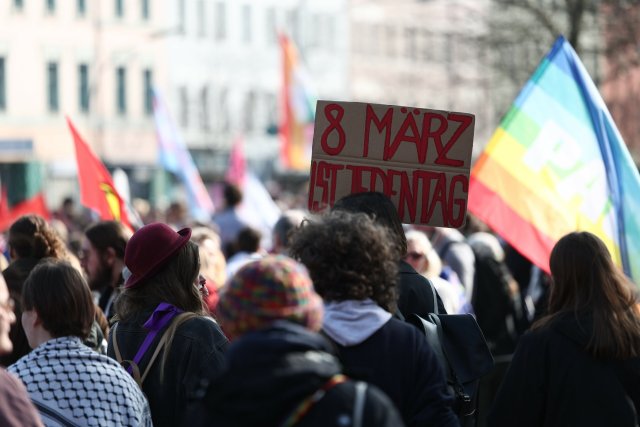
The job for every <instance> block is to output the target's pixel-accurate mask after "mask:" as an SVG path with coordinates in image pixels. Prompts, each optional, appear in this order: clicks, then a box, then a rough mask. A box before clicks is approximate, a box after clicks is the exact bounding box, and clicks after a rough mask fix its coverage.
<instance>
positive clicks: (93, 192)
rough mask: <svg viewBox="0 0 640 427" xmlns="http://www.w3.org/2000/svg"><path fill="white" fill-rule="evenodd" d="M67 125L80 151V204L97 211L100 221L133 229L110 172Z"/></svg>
mask: <svg viewBox="0 0 640 427" xmlns="http://www.w3.org/2000/svg"><path fill="white" fill-rule="evenodd" d="M67 124H68V125H69V129H70V130H71V135H72V136H73V142H74V145H75V147H76V161H77V163H78V181H79V183H80V203H82V205H84V206H86V207H87V208H89V209H93V210H94V211H96V212H97V213H98V214H99V215H100V219H103V220H116V221H120V222H121V223H122V224H124V225H126V226H127V227H129V228H130V229H133V228H132V227H131V222H130V221H129V216H128V215H127V209H126V206H125V203H124V201H123V200H122V197H120V195H119V194H118V192H117V191H116V188H115V186H114V185H113V179H111V175H110V174H109V171H108V170H107V168H106V167H105V166H104V165H103V164H102V162H101V161H100V159H98V157H97V156H96V155H95V154H94V153H93V151H91V148H90V147H89V145H87V143H86V142H85V141H84V140H83V139H82V137H81V136H80V134H79V133H78V131H77V130H76V128H75V126H74V125H73V123H71V119H69V118H68V117H67Z"/></svg>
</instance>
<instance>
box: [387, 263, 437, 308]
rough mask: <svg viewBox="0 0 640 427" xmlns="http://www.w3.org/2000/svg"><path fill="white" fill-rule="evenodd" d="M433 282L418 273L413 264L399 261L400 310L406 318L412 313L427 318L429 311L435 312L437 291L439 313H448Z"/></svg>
mask: <svg viewBox="0 0 640 427" xmlns="http://www.w3.org/2000/svg"><path fill="white" fill-rule="evenodd" d="M432 288H433V283H431V282H430V281H429V279H427V278H426V277H424V276H423V275H421V274H420V273H418V272H417V271H416V270H415V269H414V268H413V267H411V265H409V264H408V263H407V262H406V261H404V260H402V261H400V262H399V263H398V293H399V295H398V310H400V313H402V315H403V316H404V317H405V318H406V317H407V316H409V315H410V314H413V313H415V314H417V315H418V316H420V317H422V318H423V319H426V318H428V317H429V313H435V310H434V306H433V292H434V291H435V292H436V300H437V301H438V313H439V314H447V310H445V308H444V304H443V303H442V300H441V299H440V295H438V292H437V291H436V290H435V289H433V290H432Z"/></svg>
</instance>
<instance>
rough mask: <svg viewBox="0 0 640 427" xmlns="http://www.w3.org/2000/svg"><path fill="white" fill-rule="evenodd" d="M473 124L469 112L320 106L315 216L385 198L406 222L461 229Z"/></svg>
mask: <svg viewBox="0 0 640 427" xmlns="http://www.w3.org/2000/svg"><path fill="white" fill-rule="evenodd" d="M474 123H475V118H474V116H473V115H472V114H466V113H455V112H447V111H438V110H426V109H422V108H412V107H400V106H391V105H380V104H366V103H359V102H332V101H318V104H317V107H316V121H315V129H314V136H313V150H312V159H311V181H310V187H309V210H311V211H313V212H318V211H322V210H324V209H327V208H329V207H331V206H333V204H334V202H335V201H336V200H339V199H341V198H342V197H344V196H347V195H349V194H352V193H360V192H364V191H380V192H382V193H384V194H386V195H387V196H389V197H390V198H391V200H392V201H393V202H394V203H395V205H396V207H397V209H398V214H399V215H400V218H401V219H402V222H404V223H407V224H428V225H432V226H442V227H455V228H458V227H461V226H462V225H464V223H465V217H466V215H465V214H466V210H467V196H468V194H467V193H468V189H469V172H470V167H471V149H472V145H473V127H474Z"/></svg>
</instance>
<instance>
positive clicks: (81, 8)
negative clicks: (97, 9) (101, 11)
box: [76, 0, 87, 16]
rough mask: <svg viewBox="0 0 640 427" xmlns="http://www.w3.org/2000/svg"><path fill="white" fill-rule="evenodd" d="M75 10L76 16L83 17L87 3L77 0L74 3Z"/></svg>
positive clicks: (84, 0)
mask: <svg viewBox="0 0 640 427" xmlns="http://www.w3.org/2000/svg"><path fill="white" fill-rule="evenodd" d="M76 9H77V12H78V16H85V15H86V14H87V1H86V0H77V1H76Z"/></svg>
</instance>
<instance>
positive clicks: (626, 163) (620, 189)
mask: <svg viewBox="0 0 640 427" xmlns="http://www.w3.org/2000/svg"><path fill="white" fill-rule="evenodd" d="M468 208H469V211H471V212H472V213H474V214H475V215H477V216H478V217H479V218H480V219H482V220H483V221H485V222H486V223H487V224H488V225H489V226H490V227H491V228H492V229H493V230H494V231H495V232H496V233H498V234H499V235H500V236H502V237H503V238H504V239H505V240H506V241H507V242H508V243H509V244H511V245H512V246H513V247H514V248H515V249H517V250H518V251H519V252H520V253H522V254H523V255H525V256H526V257H528V258H529V259H530V260H531V261H532V262H533V263H534V264H536V265H538V266H539V267H541V268H543V269H544V270H545V271H549V255H550V253H551V249H552V248H553V245H554V244H555V242H556V241H557V240H558V239H559V238H561V237H562V236H563V235H565V234H567V233H569V232H572V231H577V230H580V231H589V232H592V233H594V234H596V235H598V236H599V237H600V238H601V239H602V240H603V241H604V242H605V244H606V245H607V247H608V248H609V251H610V252H611V255H612V257H613V259H614V260H615V262H616V263H617V264H618V265H619V266H620V267H622V268H623V270H624V272H625V273H626V274H627V275H628V276H629V277H630V278H631V279H632V280H634V282H635V283H636V284H640V177H639V176H638V170H637V168H636V166H635V165H634V162H633V160H632V159H631V156H630V154H629V152H628V150H627V148H626V146H625V144H624V141H623V140H622V137H621V135H620V133H619V132H618V129H617V128H616V125H615V123H614V122H613V119H612V118H611V115H610V114H609V111H608V110H607V107H606V106H605V104H604V101H603V100H602V97H601V96H600V94H599V93H598V90H597V88H596V86H595V85H594V83H593V81H592V80H591V78H590V77H589V75H588V73H587V71H586V70H585V68H584V66H583V65H582V63H581V62H580V59H579V58H578V55H577V54H576V53H575V51H574V50H573V48H572V47H571V45H569V43H568V42H567V41H566V40H565V39H564V38H563V37H559V38H558V40H557V41H556V42H555V44H554V45H553V48H552V49H551V51H550V52H549V53H548V54H547V56H546V57H545V58H544V59H543V60H542V62H541V64H540V66H539V67H538V69H537V70H536V71H535V72H534V74H533V76H532V77H531V79H530V80H529V81H528V82H527V83H526V85H525V87H524V88H523V89H522V91H521V92H520V94H519V95H518V97H517V98H516V100H515V101H514V103H513V105H512V106H511V109H510V110H509V111H508V113H507V114H506V116H505V117H504V118H503V120H502V122H501V123H500V126H499V127H498V129H497V130H496V131H495V133H494V134H493V137H492V138H491V140H490V141H489V144H488V145H487V147H486V148H485V150H484V152H483V153H482V155H481V157H480V158H479V159H478V161H477V162H476V164H475V166H474V168H473V170H472V171H471V182H470V188H469V203H468Z"/></svg>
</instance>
